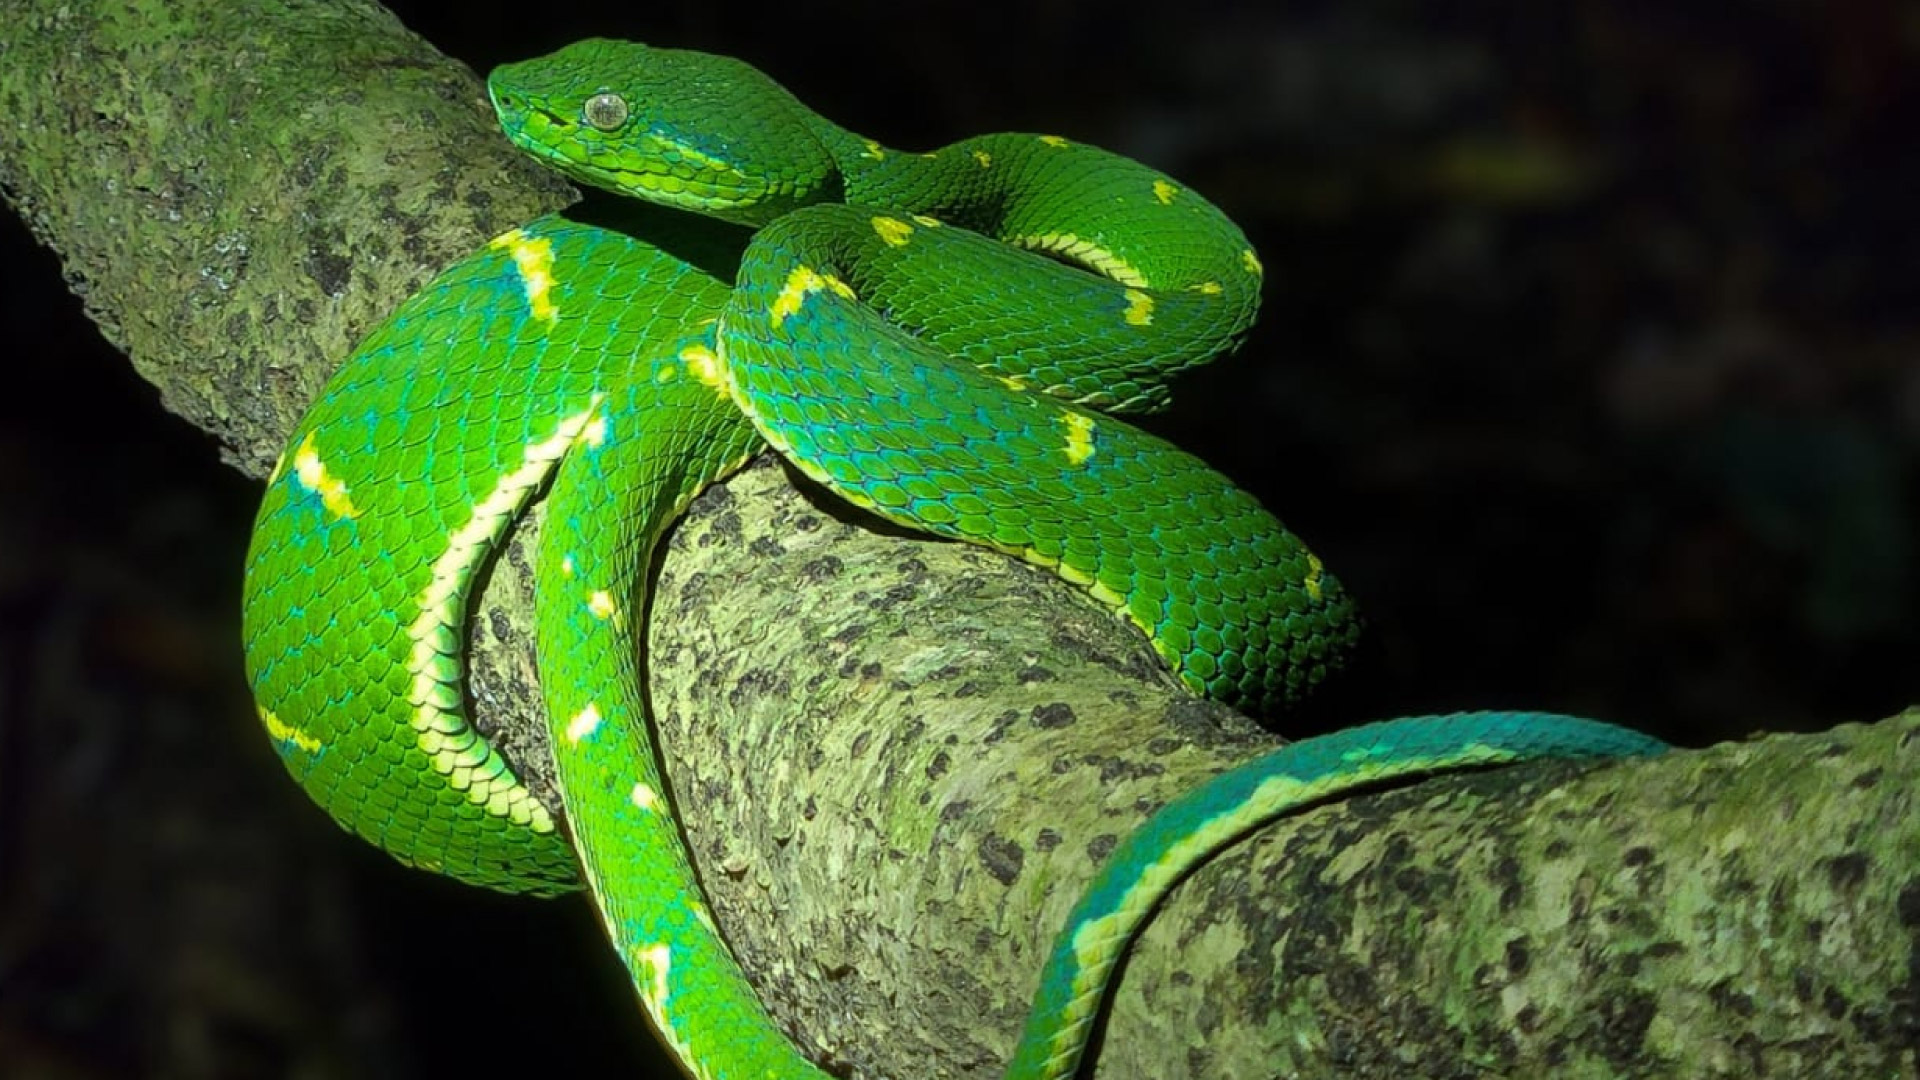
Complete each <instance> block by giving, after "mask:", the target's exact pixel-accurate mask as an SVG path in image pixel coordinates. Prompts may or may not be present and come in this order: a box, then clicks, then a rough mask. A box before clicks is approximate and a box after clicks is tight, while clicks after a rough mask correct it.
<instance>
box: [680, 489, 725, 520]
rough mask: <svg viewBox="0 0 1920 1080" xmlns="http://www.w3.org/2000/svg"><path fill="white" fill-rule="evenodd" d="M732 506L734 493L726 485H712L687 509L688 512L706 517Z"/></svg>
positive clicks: (696, 497)
mask: <svg viewBox="0 0 1920 1080" xmlns="http://www.w3.org/2000/svg"><path fill="white" fill-rule="evenodd" d="M732 505H733V492H732V491H729V490H728V489H727V487H726V485H725V484H711V485H709V486H708V487H707V490H705V491H703V492H701V493H700V494H699V495H698V496H695V498H694V500H693V502H692V503H691V504H690V505H689V506H688V507H687V512H688V513H690V514H696V515H702V516H704V515H706V514H708V513H712V512H714V511H717V510H720V509H721V508H723V507H727V506H732Z"/></svg>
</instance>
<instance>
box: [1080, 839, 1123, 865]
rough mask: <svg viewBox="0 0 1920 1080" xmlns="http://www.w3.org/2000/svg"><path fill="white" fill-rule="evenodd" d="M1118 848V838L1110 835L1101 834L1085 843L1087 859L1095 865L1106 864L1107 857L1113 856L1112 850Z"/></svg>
mask: <svg viewBox="0 0 1920 1080" xmlns="http://www.w3.org/2000/svg"><path fill="white" fill-rule="evenodd" d="M1118 846H1120V838H1119V837H1117V836H1115V835H1113V834H1112V833H1101V834H1100V835H1099V836H1096V837H1094V838H1093V839H1091V840H1089V841H1087V857H1088V858H1089V859H1092V860H1093V861H1094V862H1095V863H1103V862H1106V861H1107V856H1109V855H1111V854H1113V849H1114V848H1116V847H1118Z"/></svg>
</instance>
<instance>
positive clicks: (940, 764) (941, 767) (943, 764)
mask: <svg viewBox="0 0 1920 1080" xmlns="http://www.w3.org/2000/svg"><path fill="white" fill-rule="evenodd" d="M952 766H953V759H952V758H950V757H948V756H947V752H946V751H945V750H941V751H939V752H938V753H936V754H934V755H933V760H932V761H929V762H927V779H929V780H938V779H940V778H941V777H943V776H945V775H947V770H948V769H949V768H951V767H952Z"/></svg>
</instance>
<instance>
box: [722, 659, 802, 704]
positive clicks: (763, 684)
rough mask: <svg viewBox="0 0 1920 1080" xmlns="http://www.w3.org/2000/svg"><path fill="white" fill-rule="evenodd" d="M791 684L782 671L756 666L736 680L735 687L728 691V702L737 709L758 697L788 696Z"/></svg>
mask: <svg viewBox="0 0 1920 1080" xmlns="http://www.w3.org/2000/svg"><path fill="white" fill-rule="evenodd" d="M790 685H791V684H790V683H788V682H787V677H786V675H785V674H783V673H782V672H779V671H776V670H774V669H773V668H754V669H753V670H752V671H749V672H747V673H746V674H744V675H742V676H740V678H738V679H737V680H735V681H734V684H733V689H731V690H729V691H727V704H729V705H731V706H733V707H734V708H736V709H737V708H740V707H741V706H742V705H744V704H745V703H746V702H748V701H751V700H754V699H756V698H767V697H786V696H787V692H788V689H789V687H790Z"/></svg>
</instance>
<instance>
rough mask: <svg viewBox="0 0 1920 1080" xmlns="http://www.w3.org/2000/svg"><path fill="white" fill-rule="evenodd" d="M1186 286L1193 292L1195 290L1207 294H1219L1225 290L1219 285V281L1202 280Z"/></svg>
mask: <svg viewBox="0 0 1920 1080" xmlns="http://www.w3.org/2000/svg"><path fill="white" fill-rule="evenodd" d="M1187 288H1189V289H1192V290H1193V291H1194V292H1197V293H1205V294H1207V295H1208V296H1219V295H1220V294H1221V293H1222V292H1224V291H1225V290H1224V289H1222V288H1221V287H1220V283H1219V282H1217V281H1202V282H1199V283H1197V284H1194V285H1189V286H1187Z"/></svg>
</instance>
